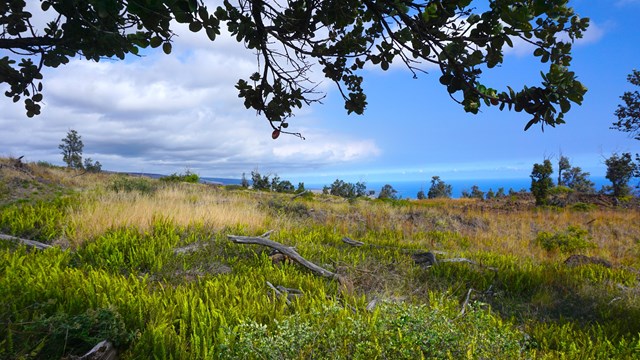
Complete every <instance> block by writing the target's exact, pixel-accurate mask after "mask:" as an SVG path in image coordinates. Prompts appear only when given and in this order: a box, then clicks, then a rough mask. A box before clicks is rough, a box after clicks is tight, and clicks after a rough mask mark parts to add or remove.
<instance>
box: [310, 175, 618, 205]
mask: <svg viewBox="0 0 640 360" xmlns="http://www.w3.org/2000/svg"><path fill="white" fill-rule="evenodd" d="M590 180H591V181H593V182H594V183H595V188H596V190H600V188H602V186H603V185H610V183H609V180H607V179H605V178H604V177H595V176H594V177H591V178H590ZM442 181H444V182H445V183H446V184H449V185H451V187H452V196H453V197H454V198H460V197H462V191H464V190H467V191H470V190H471V187H472V186H473V185H478V187H479V188H480V190H482V191H484V192H485V193H486V192H487V191H489V189H492V190H493V191H494V192H497V191H498V189H499V188H504V192H505V193H508V192H509V189H513V190H515V191H519V190H522V189H524V190H525V191H529V188H531V178H524V179H479V180H473V179H464V180H446V179H442ZM554 182H555V181H554ZM366 184H367V190H374V191H375V192H376V194H378V193H379V192H380V189H382V187H383V186H384V185H385V184H389V185H391V186H393V188H394V189H395V190H396V191H398V194H397V195H398V197H401V198H403V199H406V198H411V199H415V198H417V196H418V192H419V191H420V190H423V191H424V193H425V195H426V194H427V193H428V192H429V187H430V186H431V181H430V180H429V181H387V182H384V181H372V182H367V183H366ZM324 185H331V184H306V183H305V187H306V188H307V189H322V187H323V186H324Z"/></svg>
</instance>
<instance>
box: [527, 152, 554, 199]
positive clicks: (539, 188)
mask: <svg viewBox="0 0 640 360" xmlns="http://www.w3.org/2000/svg"><path fill="white" fill-rule="evenodd" d="M551 174H553V165H551V161H550V160H548V159H545V160H544V162H543V163H542V164H533V170H531V175H530V176H529V177H531V193H532V194H533V196H534V197H535V198H536V205H546V203H547V197H548V195H549V190H551V188H552V187H553V180H552V179H551Z"/></svg>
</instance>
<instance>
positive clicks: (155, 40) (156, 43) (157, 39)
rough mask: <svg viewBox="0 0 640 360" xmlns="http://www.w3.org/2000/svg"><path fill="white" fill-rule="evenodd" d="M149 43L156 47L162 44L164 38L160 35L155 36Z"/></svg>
mask: <svg viewBox="0 0 640 360" xmlns="http://www.w3.org/2000/svg"><path fill="white" fill-rule="evenodd" d="M149 45H151V47H152V48H154V49H155V48H157V47H158V46H160V45H162V39H161V38H160V37H159V36H154V37H152V38H151V40H149Z"/></svg>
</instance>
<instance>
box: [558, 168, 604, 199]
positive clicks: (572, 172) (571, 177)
mask: <svg viewBox="0 0 640 360" xmlns="http://www.w3.org/2000/svg"><path fill="white" fill-rule="evenodd" d="M562 184H563V185H564V186H567V187H568V188H570V189H573V190H575V191H577V192H581V193H588V194H591V193H594V192H595V191H596V189H595V188H594V183H593V181H591V180H589V173H588V172H584V171H582V169H581V168H580V167H578V166H574V167H572V168H571V169H569V170H567V171H566V172H564V173H563V174H562Z"/></svg>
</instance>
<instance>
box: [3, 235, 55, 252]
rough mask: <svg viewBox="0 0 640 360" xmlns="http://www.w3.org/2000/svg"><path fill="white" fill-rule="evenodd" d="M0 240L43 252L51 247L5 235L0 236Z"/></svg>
mask: <svg viewBox="0 0 640 360" xmlns="http://www.w3.org/2000/svg"><path fill="white" fill-rule="evenodd" d="M0 240H7V241H13V242H17V243H18V244H22V245H25V246H27V247H31V248H35V249H37V250H44V249H48V248H50V247H51V245H49V244H44V243H41V242H39V241H35V240H29V239H23V238H19V237H15V236H11V235H5V234H0Z"/></svg>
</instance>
